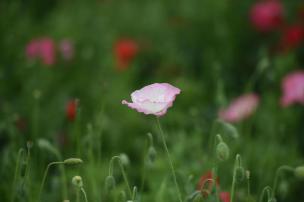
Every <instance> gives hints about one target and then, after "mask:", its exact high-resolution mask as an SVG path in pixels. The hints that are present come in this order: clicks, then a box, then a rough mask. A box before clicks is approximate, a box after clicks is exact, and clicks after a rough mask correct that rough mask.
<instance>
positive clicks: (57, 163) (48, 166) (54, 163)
mask: <svg viewBox="0 0 304 202" xmlns="http://www.w3.org/2000/svg"><path fill="white" fill-rule="evenodd" d="M59 164H64V162H62V161H58V162H57V161H56V162H52V163H49V164H48V165H47V167H46V169H45V171H44V174H43V178H42V182H41V185H40V189H39V194H38V202H39V201H40V197H41V193H42V190H43V186H44V183H45V180H46V177H47V174H48V172H49V169H50V167H51V166H52V165H59Z"/></svg>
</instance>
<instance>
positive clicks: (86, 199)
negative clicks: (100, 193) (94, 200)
mask: <svg viewBox="0 0 304 202" xmlns="http://www.w3.org/2000/svg"><path fill="white" fill-rule="evenodd" d="M80 190H81V192H82V194H83V197H84V200H85V202H88V198H87V194H86V192H85V190H84V188H83V187H81V188H80Z"/></svg>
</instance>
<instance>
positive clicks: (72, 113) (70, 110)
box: [65, 99, 78, 122]
mask: <svg viewBox="0 0 304 202" xmlns="http://www.w3.org/2000/svg"><path fill="white" fill-rule="evenodd" d="M77 106H78V101H77V100H76V99H74V100H70V101H68V103H67V105H66V109H65V113H66V117H67V119H68V120H69V121H71V122H73V121H74V120H75V119H76V115H77Z"/></svg>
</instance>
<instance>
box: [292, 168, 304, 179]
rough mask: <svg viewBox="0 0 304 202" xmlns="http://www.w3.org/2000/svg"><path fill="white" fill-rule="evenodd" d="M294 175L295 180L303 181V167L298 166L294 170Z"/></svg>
mask: <svg viewBox="0 0 304 202" xmlns="http://www.w3.org/2000/svg"><path fill="white" fill-rule="evenodd" d="M294 174H295V176H296V177H297V178H300V179H304V166H298V167H296V168H295V170H294Z"/></svg>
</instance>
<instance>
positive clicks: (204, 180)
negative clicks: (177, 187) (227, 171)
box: [196, 171, 220, 190]
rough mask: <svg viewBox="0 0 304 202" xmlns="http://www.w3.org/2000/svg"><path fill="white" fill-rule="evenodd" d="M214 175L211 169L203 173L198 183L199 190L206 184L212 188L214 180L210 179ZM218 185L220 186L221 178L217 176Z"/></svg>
mask: <svg viewBox="0 0 304 202" xmlns="http://www.w3.org/2000/svg"><path fill="white" fill-rule="evenodd" d="M212 179H213V177H212V172H211V171H208V172H207V173H205V174H203V175H202V176H201V178H200V180H199V182H198V184H197V188H196V189H197V190H201V189H202V188H203V186H204V185H208V189H209V188H210V189H211V188H212V184H213V183H212V182H211V181H209V180H212ZM216 185H217V186H219V185H220V183H219V178H218V177H217V178H216Z"/></svg>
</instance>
